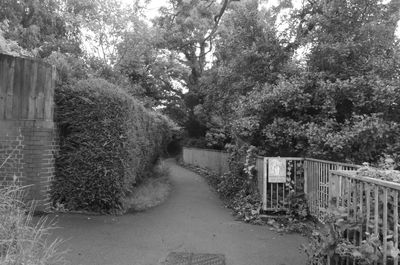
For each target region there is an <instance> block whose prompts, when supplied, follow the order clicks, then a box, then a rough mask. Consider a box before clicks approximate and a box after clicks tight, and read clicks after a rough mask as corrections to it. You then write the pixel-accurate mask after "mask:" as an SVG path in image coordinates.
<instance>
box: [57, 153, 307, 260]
mask: <svg viewBox="0 0 400 265" xmlns="http://www.w3.org/2000/svg"><path fill="white" fill-rule="evenodd" d="M166 163H168V164H169V165H170V167H171V180H172V183H173V185H174V188H173V191H172V193H171V196H170V198H169V199H168V200H167V201H166V202H165V203H164V204H162V205H160V206H158V207H155V208H153V209H150V210H148V211H146V212H141V213H135V214H127V215H124V216H117V217H115V216H88V215H74V214H68V215H61V216H59V219H58V226H60V227H62V228H63V229H58V230H56V231H55V235H56V236H61V237H63V238H64V239H69V240H68V241H67V242H66V243H65V244H64V245H65V246H66V247H67V248H69V249H70V252H69V254H68V255H67V258H68V259H69V260H70V261H71V264H73V265H78V264H83V265H114V264H115V265H158V264H160V263H161V262H162V261H164V260H165V258H166V257H167V255H168V254H169V253H170V252H186V251H187V252H194V253H221V254H225V256H226V262H227V264H226V265H282V264H285V265H292V264H293V265H301V264H305V255H304V254H303V253H302V252H301V251H300V250H299V247H300V245H301V243H304V242H305V241H306V240H305V238H303V237H301V236H299V235H279V234H277V233H276V232H273V231H270V230H269V229H268V227H266V226H255V225H249V224H245V223H241V222H238V221H235V220H234V218H233V217H232V216H231V214H230V212H229V210H228V209H226V208H225V207H224V206H223V204H222V202H221V201H220V200H219V199H218V197H217V196H216V194H215V193H214V192H212V191H211V190H210V189H209V187H208V185H207V184H206V183H205V181H204V180H203V179H202V178H201V177H200V176H199V175H197V174H195V173H193V172H191V171H189V170H187V169H184V168H182V167H180V166H178V165H176V164H175V163H174V162H173V160H168V161H167V162H166Z"/></svg>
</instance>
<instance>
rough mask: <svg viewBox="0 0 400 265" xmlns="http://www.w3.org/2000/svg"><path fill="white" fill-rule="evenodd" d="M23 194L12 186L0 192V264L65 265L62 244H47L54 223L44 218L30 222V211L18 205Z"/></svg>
mask: <svg viewBox="0 0 400 265" xmlns="http://www.w3.org/2000/svg"><path fill="white" fill-rule="evenodd" d="M25 190H26V189H25V188H24V187H21V186H18V185H15V184H12V185H7V186H4V187H2V188H0V264H4V265H11V264H13V265H31V264H32V265H53V264H54V265H58V264H67V262H66V260H65V259H64V257H63V255H64V254H65V252H63V251H61V250H60V244H61V243H62V240H60V239H56V240H54V241H50V242H49V241H48V240H47V238H48V236H49V235H50V231H51V230H52V229H54V228H55V226H54V222H52V221H49V220H48V218H47V217H41V218H40V219H39V220H35V221H33V220H32V215H33V210H34V209H33V207H29V208H27V207H26V205H25V204H24V202H23V201H22V199H23V198H24V195H25Z"/></svg>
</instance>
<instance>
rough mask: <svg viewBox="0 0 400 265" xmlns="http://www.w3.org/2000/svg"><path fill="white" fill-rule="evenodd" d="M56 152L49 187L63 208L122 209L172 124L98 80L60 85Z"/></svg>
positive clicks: (166, 139)
mask: <svg viewBox="0 0 400 265" xmlns="http://www.w3.org/2000/svg"><path fill="white" fill-rule="evenodd" d="M55 103H56V111H55V121H56V123H57V125H58V127H59V135H60V139H59V142H60V150H59V154H58V156H57V157H56V178H55V182H54V186H53V190H52V196H53V200H54V202H55V203H56V204H60V205H64V207H66V208H67V209H84V210H92V211H107V212H110V211H121V210H123V206H124V205H123V199H124V197H125V196H126V194H127V193H128V192H129V190H130V188H131V187H132V185H133V184H134V183H135V182H137V181H140V180H141V179H143V178H144V177H146V173H147V172H151V170H150V169H151V167H152V166H153V165H154V162H155V161H156V160H157V158H158V157H159V155H160V154H161V153H162V152H163V151H164V148H165V147H166V144H167V143H168V142H169V139H170V137H171V134H170V132H171V131H170V129H171V123H170V122H169V120H168V119H167V118H165V117H164V116H162V115H159V114H156V113H155V112H151V111H149V110H147V109H145V108H144V107H143V106H142V105H141V104H139V103H138V102H137V101H136V100H135V99H133V98H132V97H131V96H129V95H127V94H126V93H125V92H123V91H122V90H121V89H119V88H118V87H116V86H114V85H112V84H110V83H108V82H107V81H105V80H102V79H88V80H83V81H79V82H77V83H76V84H74V85H72V86H66V87H60V88H58V89H57V91H56V95H55Z"/></svg>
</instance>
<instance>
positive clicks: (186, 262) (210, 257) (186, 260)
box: [164, 252, 225, 265]
mask: <svg viewBox="0 0 400 265" xmlns="http://www.w3.org/2000/svg"><path fill="white" fill-rule="evenodd" d="M164 265H225V255H222V254H196V253H188V252H171V253H170V254H169V255H168V257H167V260H166V261H165V263H164Z"/></svg>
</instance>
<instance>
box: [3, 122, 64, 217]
mask: <svg viewBox="0 0 400 265" xmlns="http://www.w3.org/2000/svg"><path fill="white" fill-rule="evenodd" d="M11 152H13V153H12V155H11V156H10V154H11ZM56 152H57V144H56V132H55V129H54V125H53V123H52V122H48V121H35V120H31V121H0V165H1V164H3V162H4V161H5V159H6V158H7V157H9V159H8V160H7V162H6V163H5V164H4V165H3V167H2V168H1V169H0V178H2V177H5V178H6V180H7V181H12V180H13V178H14V176H15V177H17V178H18V181H20V183H21V184H22V185H28V186H29V187H28V188H27V190H28V192H27V200H28V201H34V202H35V203H36V204H37V208H36V210H37V211H47V210H49V208H50V202H51V201H50V189H51V182H52V180H53V178H54V157H55V154H56Z"/></svg>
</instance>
